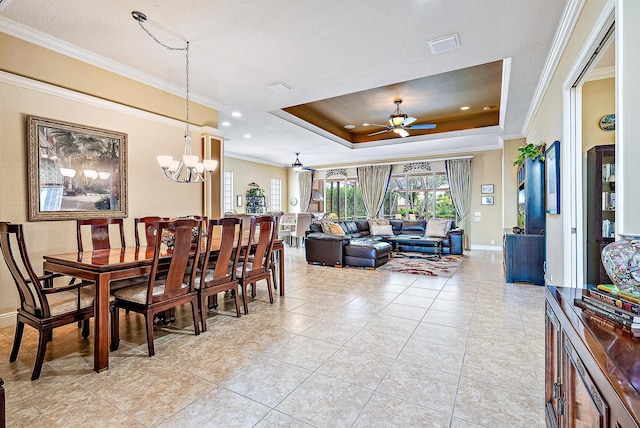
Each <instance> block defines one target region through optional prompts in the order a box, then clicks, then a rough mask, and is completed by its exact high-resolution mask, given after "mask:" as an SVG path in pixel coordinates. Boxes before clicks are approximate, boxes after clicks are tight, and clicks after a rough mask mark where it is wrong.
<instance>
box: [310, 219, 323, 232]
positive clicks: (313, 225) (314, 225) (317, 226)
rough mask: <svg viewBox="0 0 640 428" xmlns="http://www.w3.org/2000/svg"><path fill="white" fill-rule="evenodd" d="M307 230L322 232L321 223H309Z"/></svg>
mask: <svg viewBox="0 0 640 428" xmlns="http://www.w3.org/2000/svg"><path fill="white" fill-rule="evenodd" d="M309 230H310V231H311V233H322V225H321V224H320V222H316V223H311V224H310V225H309Z"/></svg>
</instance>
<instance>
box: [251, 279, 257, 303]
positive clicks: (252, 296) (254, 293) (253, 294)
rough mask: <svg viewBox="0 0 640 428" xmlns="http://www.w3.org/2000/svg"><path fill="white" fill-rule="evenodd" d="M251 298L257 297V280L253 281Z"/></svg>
mask: <svg viewBox="0 0 640 428" xmlns="http://www.w3.org/2000/svg"><path fill="white" fill-rule="evenodd" d="M251 298H252V299H255V298H256V283H255V282H252V283H251Z"/></svg>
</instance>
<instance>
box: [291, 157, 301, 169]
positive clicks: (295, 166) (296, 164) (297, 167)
mask: <svg viewBox="0 0 640 428" xmlns="http://www.w3.org/2000/svg"><path fill="white" fill-rule="evenodd" d="M299 155H300V153H296V161H295V162H294V163H292V164H291V166H292V167H293V170H294V171H295V172H300V171H302V167H303V165H302V162H300V159H298V156H299Z"/></svg>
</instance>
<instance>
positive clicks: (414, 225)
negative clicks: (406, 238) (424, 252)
mask: <svg viewBox="0 0 640 428" xmlns="http://www.w3.org/2000/svg"><path fill="white" fill-rule="evenodd" d="M426 225H427V222H426V220H405V221H403V222H402V234H404V235H411V234H413V235H424V231H425V227H426Z"/></svg>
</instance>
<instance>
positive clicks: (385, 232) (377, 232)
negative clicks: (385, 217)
mask: <svg viewBox="0 0 640 428" xmlns="http://www.w3.org/2000/svg"><path fill="white" fill-rule="evenodd" d="M370 231H371V234H372V235H373V236H393V229H392V228H391V225H390V224H387V225H375V224H372V225H371V226H370Z"/></svg>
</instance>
